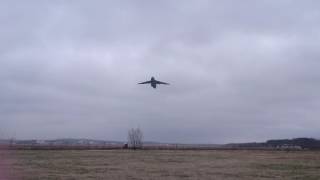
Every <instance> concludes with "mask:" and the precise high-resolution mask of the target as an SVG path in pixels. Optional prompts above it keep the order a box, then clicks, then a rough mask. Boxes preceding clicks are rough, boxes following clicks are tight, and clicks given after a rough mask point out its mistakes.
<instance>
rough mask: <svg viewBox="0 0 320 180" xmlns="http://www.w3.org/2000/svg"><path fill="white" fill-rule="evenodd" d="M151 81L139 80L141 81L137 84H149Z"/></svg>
mask: <svg viewBox="0 0 320 180" xmlns="http://www.w3.org/2000/svg"><path fill="white" fill-rule="evenodd" d="M150 83H151V81H146V82H141V83H138V84H150Z"/></svg>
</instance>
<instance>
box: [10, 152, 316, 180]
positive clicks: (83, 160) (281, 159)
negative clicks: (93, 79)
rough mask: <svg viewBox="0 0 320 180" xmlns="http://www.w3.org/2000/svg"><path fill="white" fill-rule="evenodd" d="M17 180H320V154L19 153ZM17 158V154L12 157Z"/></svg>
mask: <svg viewBox="0 0 320 180" xmlns="http://www.w3.org/2000/svg"><path fill="white" fill-rule="evenodd" d="M12 153H13V155H11V158H13V157H14V161H13V162H12V163H11V170H10V172H9V174H10V176H11V177H15V178H16V179H39V180H40V179H41V180H42V179H114V180H118V179H119V180H122V179H131V180H138V179H143V180H147V179H148V180H152V179H153V180H160V179H166V180H173V179H187V180H197V179H199V180H200V179H201V180H206V179H223V180H231V179H232V180H233V179H240V180H241V179H243V180H250V179H254V180H260V179H261V180H263V179H279V180H280V179H281V180H287V179H299V180H300V179H302V180H304V179H305V180H309V179H310V180H319V179H320V152H311V151H301V152H283V151H244V150H234V151H231V150H229V151H228V150H225V151H223V150H216V151H215V150H211V151H179V150H176V151H174V150H171V151H164V150H162V151H161V150H149V151H148V150H143V151H129V150H107V151H101V150H100V151H94V150H91V151H90V150H88V151H76V150H75V151H71V150H67V151H40V150H39V151H28V150H21V151H13V152H12ZM12 153H11V154H12Z"/></svg>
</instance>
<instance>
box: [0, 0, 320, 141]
mask: <svg viewBox="0 0 320 180" xmlns="http://www.w3.org/2000/svg"><path fill="white" fill-rule="evenodd" d="M318 5H319V2H318V1H311V0H310V1H304V2H302V1H294V0H283V1H279V2H274V1H272V2H271V1H259V2H258V1H253V0H247V1H241V2H240V1H239V2H238V1H231V0H230V1H228V0H227V1H223V2H222V1H205V0H203V1H188V2H186V1H157V2H149V1H143V0H136V1H114V2H110V1H108V2H105V1H98V0H97V1H91V2H87V1H68V2H66V1H54V2H53V1H36V0H34V1H28V3H27V2H25V3H24V2H22V3H19V4H18V3H15V2H11V1H2V2H1V4H0V23H1V27H2V28H1V29H0V37H1V42H0V65H1V66H0V80H1V82H2V86H1V89H0V119H1V129H0V131H2V134H4V135H3V136H16V137H17V138H24V139H26V138H50V139H52V138H59V137H86V138H98V139H114V140H125V139H126V133H127V130H128V129H129V128H131V127H137V126H139V127H141V128H142V130H143V131H144V133H145V138H146V139H147V140H153V141H163V142H186V143H191V142H200V143H225V142H244V141H263V140H266V139H269V138H291V137H299V136H307V137H316V138H320V134H319V132H318V131H317V130H318V129H319V127H320V123H319V121H318V117H319V112H318V108H319V105H320V104H319V102H320V101H319V100H320V98H319V96H318V93H317V92H319V91H320V85H319V83H318V82H319V80H320V73H319V71H318V69H319V67H320V61H319V60H317V59H318V58H319V53H318V47H319V42H320V41H319V39H320V36H319V35H320V34H319V32H320V31H319V27H320V26H319V23H318V21H319V19H320V18H319V17H320V14H319V12H318V9H317V7H318ZM151 76H155V77H156V78H159V79H160V80H163V81H168V82H170V83H171V84H172V85H171V86H168V87H162V86H161V87H159V89H157V90H153V89H151V88H150V87H147V86H138V85H137V84H136V83H137V82H139V81H144V80H147V79H148V78H150V77H151Z"/></svg>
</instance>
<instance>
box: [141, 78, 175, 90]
mask: <svg viewBox="0 0 320 180" xmlns="http://www.w3.org/2000/svg"><path fill="white" fill-rule="evenodd" d="M138 84H151V86H152V87H153V88H157V84H165V85H169V83H166V82H161V81H157V80H156V79H154V77H152V78H151V80H150V81H146V82H142V83H138Z"/></svg>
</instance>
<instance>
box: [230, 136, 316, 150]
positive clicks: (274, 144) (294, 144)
mask: <svg viewBox="0 0 320 180" xmlns="http://www.w3.org/2000/svg"><path fill="white" fill-rule="evenodd" d="M226 147H233V148H249V149H251V148H272V149H310V150H319V149H320V140H317V139H313V138H295V139H272V140H268V141H266V142H263V143H256V142H254V143H235V144H227V145H226Z"/></svg>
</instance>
